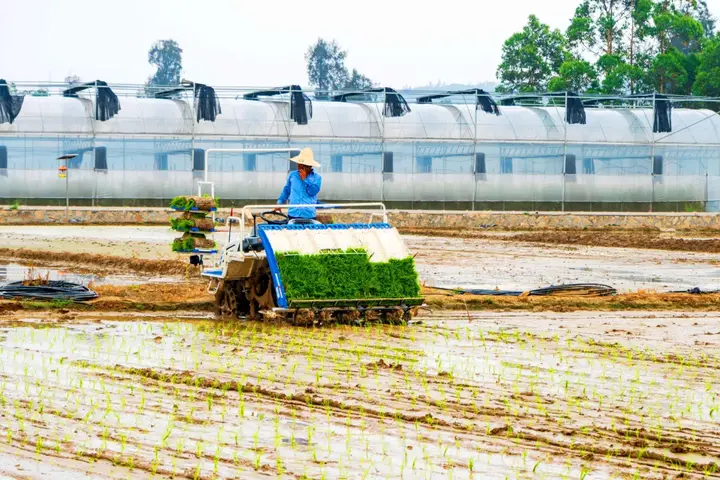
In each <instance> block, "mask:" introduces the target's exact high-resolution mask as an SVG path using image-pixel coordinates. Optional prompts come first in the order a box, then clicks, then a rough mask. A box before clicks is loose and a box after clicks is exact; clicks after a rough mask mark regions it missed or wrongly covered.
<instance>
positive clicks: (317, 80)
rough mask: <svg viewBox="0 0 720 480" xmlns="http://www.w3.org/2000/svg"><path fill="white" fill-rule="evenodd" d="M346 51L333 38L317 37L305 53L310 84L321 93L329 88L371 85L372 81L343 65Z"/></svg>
mask: <svg viewBox="0 0 720 480" xmlns="http://www.w3.org/2000/svg"><path fill="white" fill-rule="evenodd" d="M345 58H347V52H346V51H345V50H343V49H342V48H340V45H338V44H337V42H336V41H335V40H333V41H331V42H328V41H327V40H324V39H322V38H319V39H318V41H317V42H315V43H314V44H313V45H311V46H310V47H309V48H308V50H307V52H306V53H305V61H306V62H307V74H308V79H309V80H310V85H312V86H314V87H315V88H316V89H317V90H318V92H322V93H323V94H325V93H327V92H329V91H331V90H342V89H350V88H351V89H362V88H368V87H371V86H372V81H371V80H370V79H369V78H368V77H366V76H365V75H362V74H361V73H360V72H358V71H357V70H356V69H353V71H352V74H351V73H348V69H347V67H346V66H345Z"/></svg>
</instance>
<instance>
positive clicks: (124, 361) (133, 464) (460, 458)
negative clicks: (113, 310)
mask: <svg viewBox="0 0 720 480" xmlns="http://www.w3.org/2000/svg"><path fill="white" fill-rule="evenodd" d="M47 315H49V314H41V313H38V314H37V315H36V316H34V317H32V316H30V317H28V316H27V315H25V317H23V319H22V320H21V321H18V320H15V321H12V322H10V321H5V322H3V323H0V379H1V380H0V404H1V405H2V413H1V415H2V423H1V424H0V465H1V466H0V474H3V475H5V476H7V477H8V478H98V477H99V478H148V477H150V476H152V475H154V476H155V477H156V478H168V477H174V478H239V479H244V478H317V479H321V478H326V479H332V478H398V479H399V478H428V479H430V478H478V479H480V478H499V479H504V478H547V479H556V478H567V479H577V478H585V479H595V478H642V479H663V478H718V477H720V470H719V468H720V460H719V458H720V428H719V427H718V425H719V422H718V415H720V411H719V410H718V409H719V408H720V397H719V395H720V387H719V385H718V381H717V380H718V378H720V375H719V373H718V369H720V354H719V353H718V352H720V348H719V347H720V327H719V326H718V325H719V322H718V316H717V315H716V314H678V313H674V314H669V313H668V314H663V313H652V314H644V313H632V314H628V313H611V314H608V313H604V314H588V313H574V314H542V313H538V314H532V313H530V314H528V313H524V314H508V313H482V314H480V313H466V314H465V313H464V314H460V315H459V314H457V313H453V314H435V315H433V316H431V317H429V316H426V317H421V318H420V319H419V320H420V322H421V323H418V324H414V325H409V326H406V327H397V326H394V327H391V326H379V325H376V326H372V327H367V328H356V327H348V326H337V327H327V328H320V329H307V328H297V327H291V326H286V325H278V324H272V323H265V324H259V323H250V322H237V321H235V322H229V321H210V320H208V319H207V317H206V316H204V315H196V316H179V317H178V316H176V317H158V316H152V315H149V314H146V315H140V314H132V315H126V316H119V315H110V314H107V315H103V316H101V315H99V314H78V315H77V316H74V318H69V319H67V318H66V320H65V321H62V322H59V321H57V319H53V318H50V317H48V316H47ZM3 458H5V459H7V460H8V461H9V463H8V462H5V461H3Z"/></svg>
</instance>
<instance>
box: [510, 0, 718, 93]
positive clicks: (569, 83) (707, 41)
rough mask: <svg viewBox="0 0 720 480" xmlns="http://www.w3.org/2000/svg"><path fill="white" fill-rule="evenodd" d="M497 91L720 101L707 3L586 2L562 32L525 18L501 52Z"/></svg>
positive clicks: (668, 0) (682, 0)
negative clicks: (673, 96) (650, 95)
mask: <svg viewBox="0 0 720 480" xmlns="http://www.w3.org/2000/svg"><path fill="white" fill-rule="evenodd" d="M497 77H498V80H499V81H500V85H499V86H498V88H497V89H496V90H497V91H500V92H543V91H550V92H553V91H572V92H577V93H596V94H610V95H613V94H616V95H624V94H637V93H648V92H657V93H662V94H678V95H690V94H694V95H701V96H720V36H718V35H717V34H716V31H715V20H714V19H713V17H712V15H711V14H710V12H709V10H708V7H707V4H706V2H705V0H583V1H582V2H581V3H580V4H579V5H578V6H577V8H576V9H575V13H574V15H573V17H572V19H571V21H570V26H569V27H568V28H567V30H565V31H564V32H563V31H561V30H559V29H551V28H550V27H549V26H548V25H546V24H544V23H542V22H541V21H540V19H539V18H538V17H537V16H535V15H530V17H529V18H528V22H527V24H526V25H525V27H524V28H523V30H522V31H521V32H518V33H515V34H514V35H512V36H511V37H510V38H508V39H507V40H506V41H505V43H504V44H503V47H502V57H501V63H500V65H499V66H498V68H497Z"/></svg>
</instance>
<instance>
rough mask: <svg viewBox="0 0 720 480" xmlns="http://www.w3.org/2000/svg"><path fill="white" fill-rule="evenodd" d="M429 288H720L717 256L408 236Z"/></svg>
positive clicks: (631, 289) (619, 289)
mask: <svg viewBox="0 0 720 480" xmlns="http://www.w3.org/2000/svg"><path fill="white" fill-rule="evenodd" d="M406 241H407V243H408V247H409V248H410V249H411V250H412V251H414V252H417V253H418V255H417V257H416V258H415V262H416V264H417V265H418V270H419V273H420V277H421V279H422V280H423V281H425V282H427V284H428V285H429V286H442V287H449V288H455V287H463V288H479V289H495V288H498V289H500V290H530V289H535V288H541V287H547V286H549V285H559V284H566V283H603V284H607V285H611V286H613V287H615V288H616V289H617V290H618V291H620V292H635V291H638V290H647V291H657V292H667V291H674V290H688V289H690V288H694V287H700V288H701V289H703V290H718V289H720V266H718V265H717V260H718V256H717V255H715V254H705V253H692V252H670V251H661V250H641V249H632V248H607V247H584V246H544V245H539V244H531V243H522V242H517V243H510V242H507V241H498V240H487V239H481V240H478V239H444V238H436V237H432V238H431V237H415V236H408V237H406Z"/></svg>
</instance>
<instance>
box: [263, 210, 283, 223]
mask: <svg viewBox="0 0 720 480" xmlns="http://www.w3.org/2000/svg"><path fill="white" fill-rule="evenodd" d="M266 215H275V216H277V217H281V218H282V220H270V219H268V218H267V217H266ZM260 218H262V220H263V221H264V222H265V223H267V224H268V225H286V224H287V223H288V222H289V221H290V217H288V216H287V215H285V214H284V213H282V212H274V211H272V210H269V211H267V212H262V213H261V214H260Z"/></svg>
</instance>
